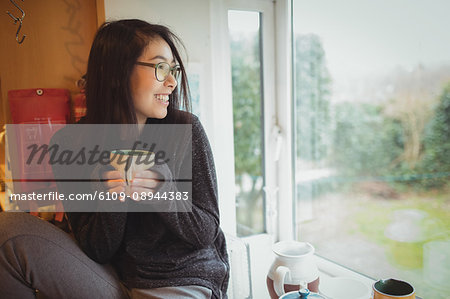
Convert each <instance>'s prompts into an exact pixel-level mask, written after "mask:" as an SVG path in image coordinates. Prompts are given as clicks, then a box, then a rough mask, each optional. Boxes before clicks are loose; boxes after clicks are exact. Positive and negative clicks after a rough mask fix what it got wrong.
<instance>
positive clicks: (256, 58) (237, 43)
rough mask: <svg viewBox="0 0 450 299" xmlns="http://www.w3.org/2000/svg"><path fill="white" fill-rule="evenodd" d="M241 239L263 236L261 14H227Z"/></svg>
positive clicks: (234, 12) (238, 227)
mask: <svg viewBox="0 0 450 299" xmlns="http://www.w3.org/2000/svg"><path fill="white" fill-rule="evenodd" d="M228 27H229V34H230V36H229V38H230V55H231V74H232V90H233V92H232V93H233V128H234V157H235V160H234V169H235V181H236V222H237V234H238V235H239V236H247V235H253V234H257V233H262V232H264V193H263V186H264V185H265V183H264V163H263V156H264V131H263V128H264V115H263V110H262V107H263V95H262V89H261V86H262V76H261V65H262V62H261V40H260V36H261V34H260V13H259V12H254V11H238V10H229V11H228Z"/></svg>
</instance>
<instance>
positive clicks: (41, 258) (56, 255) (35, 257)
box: [0, 212, 212, 299]
mask: <svg viewBox="0 0 450 299" xmlns="http://www.w3.org/2000/svg"><path fill="white" fill-rule="evenodd" d="M211 293H212V292H211V290H209V289H207V288H204V287H201V286H184V287H168V288H157V289H148V290H143V289H131V290H130V289H128V288H126V287H125V286H124V285H123V284H122V283H121V282H120V281H119V279H118V276H117V274H116V272H115V271H114V269H113V268H112V267H111V266H110V265H101V264H98V263H96V262H94V261H93V260H91V259H90V258H89V257H88V256H87V255H86V254H85V253H84V252H83V251H82V250H81V249H80V247H79V246H78V244H77V242H76V241H75V239H74V238H73V237H72V236H70V235H69V234H67V233H65V232H64V231H62V230H60V229H59V228H57V227H55V226H54V225H52V224H50V223H48V222H46V221H44V220H41V219H39V218H37V217H35V216H31V215H29V214H26V213H18V212H17V213H16V212H2V213H0V297H1V298H5V299H9V298H11V299H12V298H14V299H15V298H21V299H27V298H111V299H115V298H165V299H167V298H211Z"/></svg>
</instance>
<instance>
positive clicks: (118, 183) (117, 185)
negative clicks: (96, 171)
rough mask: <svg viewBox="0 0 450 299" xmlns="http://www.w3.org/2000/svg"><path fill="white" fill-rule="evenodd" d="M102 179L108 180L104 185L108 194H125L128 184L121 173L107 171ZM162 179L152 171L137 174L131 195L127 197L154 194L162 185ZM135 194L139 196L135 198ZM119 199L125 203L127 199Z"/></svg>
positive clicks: (131, 184)
mask: <svg viewBox="0 0 450 299" xmlns="http://www.w3.org/2000/svg"><path fill="white" fill-rule="evenodd" d="M102 178H103V179H104V180H106V181H105V182H104V184H105V188H106V190H107V192H110V193H113V192H116V193H118V194H121V193H122V194H125V187H126V183H125V180H124V179H123V177H122V175H121V173H120V172H119V171H117V170H113V171H106V172H105V173H103V175H102ZM162 179H163V178H162V177H161V175H160V174H159V173H157V172H154V171H151V170H145V171H142V172H137V173H136V174H135V175H134V178H133V179H132V180H131V182H130V194H127V195H128V196H131V197H132V198H140V196H141V194H142V193H145V194H148V193H150V192H154V191H155V190H156V189H157V188H158V187H159V185H160V184H161V182H162V181H161V180H162ZM133 193H137V194H138V196H134V197H133V196H132V194H133ZM119 199H120V201H125V198H124V197H122V196H120V197H119Z"/></svg>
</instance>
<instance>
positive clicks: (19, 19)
mask: <svg viewBox="0 0 450 299" xmlns="http://www.w3.org/2000/svg"><path fill="white" fill-rule="evenodd" d="M9 1H10V2H11V3H12V4H14V6H15V7H17V9H18V10H20V12H21V13H22V17H20V18H18V17H15V16H13V15H12V13H10V12H9V11H6V13H7V14H8V15H9V16H10V17H11V18H12V19H13V20H14V24H17V21H19V28H17V31H16V41H17V42H18V43H19V44H21V43H23V40H24V39H25V37H26V35H25V34H24V35H23V36H22V39H21V40H19V32H20V29H21V28H22V23H23V19H24V18H25V12H24V11H23V9H22V8H20V7H19V5H17V3H16V2H14V1H13V0H9ZM22 1H23V0H22Z"/></svg>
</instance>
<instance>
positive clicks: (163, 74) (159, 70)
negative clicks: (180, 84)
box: [136, 61, 181, 82]
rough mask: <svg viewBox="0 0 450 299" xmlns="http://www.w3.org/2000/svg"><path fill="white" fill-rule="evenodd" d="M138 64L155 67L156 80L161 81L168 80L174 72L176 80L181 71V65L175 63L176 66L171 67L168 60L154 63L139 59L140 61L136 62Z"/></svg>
mask: <svg viewBox="0 0 450 299" xmlns="http://www.w3.org/2000/svg"><path fill="white" fill-rule="evenodd" d="M136 64H139V65H144V66H149V67H153V68H155V76H156V80H158V81H159V82H164V81H166V79H167V77H168V76H169V74H172V76H173V77H174V78H175V80H177V79H178V77H179V76H180V73H181V67H180V66H179V65H178V64H177V65H175V66H174V67H170V65H169V64H168V63H167V62H160V63H157V64H154V63H148V62H141V61H138V62H136Z"/></svg>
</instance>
